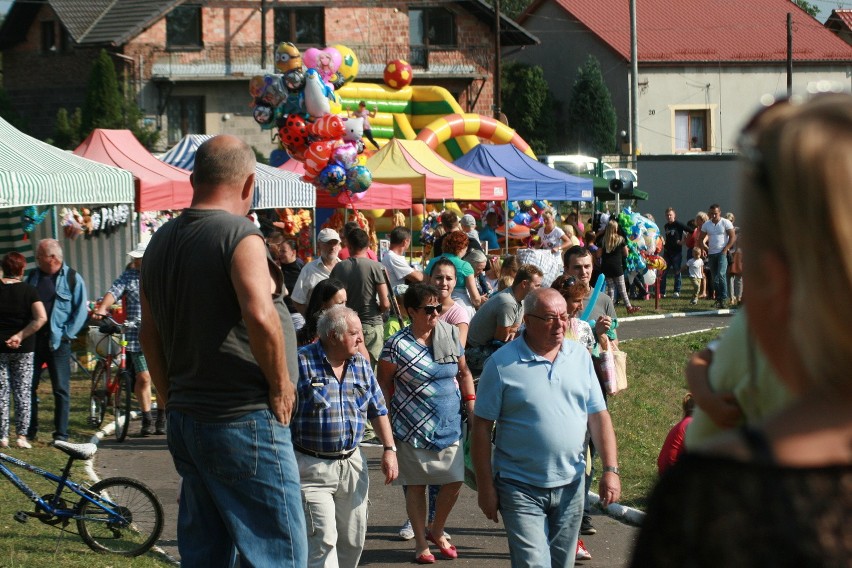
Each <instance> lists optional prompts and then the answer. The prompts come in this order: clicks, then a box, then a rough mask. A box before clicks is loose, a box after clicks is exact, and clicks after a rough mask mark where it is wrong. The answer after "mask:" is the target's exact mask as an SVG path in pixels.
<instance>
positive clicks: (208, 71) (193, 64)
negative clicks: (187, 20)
mask: <svg viewBox="0 0 852 568" xmlns="http://www.w3.org/2000/svg"><path fill="white" fill-rule="evenodd" d="M348 47H349V48H351V49H352V50H353V51H354V52H355V55H357V57H358V63H359V71H358V74H359V75H360V76H362V77H364V78H376V77H381V76H382V73H383V72H384V69H385V65H386V64H387V62H388V61H391V60H394V59H405V60H406V61H408V62H409V63H410V64H411V66H412V67H413V68H414V70H415V71H417V72H418V73H421V74H422V73H425V74H428V75H440V76H458V77H481V76H485V75H488V74H490V73H491V70H492V69H493V68H494V49H493V48H492V47H488V46H481V47H468V48H437V47H428V48H427V47H424V46H391V45H382V46H376V45H349V46H348ZM274 51H275V48H274V46H270V47H269V48H268V53H267V57H266V68H265V69H264V68H262V67H261V65H260V46H241V47H237V48H228V47H227V46H210V47H205V48H204V49H203V50H201V51H173V52H161V53H159V54H157V55H154V57H153V63H152V65H151V75H152V76H153V77H161V78H170V79H184V80H186V79H215V78H230V79H237V78H242V77H251V76H253V75H261V74H264V73H274V72H275V70H274V62H275V54H274Z"/></svg>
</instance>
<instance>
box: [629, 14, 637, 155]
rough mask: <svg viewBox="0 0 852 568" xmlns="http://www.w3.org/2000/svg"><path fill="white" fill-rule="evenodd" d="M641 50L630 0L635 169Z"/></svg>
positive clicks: (631, 120)
mask: <svg viewBox="0 0 852 568" xmlns="http://www.w3.org/2000/svg"><path fill="white" fill-rule="evenodd" d="M638 52H639V49H638V45H637V39H636V0H630V103H631V104H630V106H631V107H632V108H631V112H630V153H631V154H632V155H633V167H634V168H635V167H636V157H637V156H638V155H639V144H638V136H639V55H638Z"/></svg>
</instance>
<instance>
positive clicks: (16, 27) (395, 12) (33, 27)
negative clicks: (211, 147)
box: [0, 0, 537, 153]
mask: <svg viewBox="0 0 852 568" xmlns="http://www.w3.org/2000/svg"><path fill="white" fill-rule="evenodd" d="M262 12H263V14H264V16H263V17H261V13H262ZM494 27H495V15H494V11H493V10H492V8H491V7H490V5H489V4H487V3H486V2H484V1H483V0H459V1H447V2H441V3H439V4H435V3H434V2H424V1H422V0H409V1H404V0H386V1H379V0H373V1H348V0H338V1H336V2H334V3H329V2H308V1H304V0H265V1H263V0H222V1H217V0H206V1H204V2H193V1H192V0H171V1H168V0H134V1H133V2H129V1H128V2H125V1H122V2H113V1H112V0H26V1H24V0H17V1H16V2H15V4H13V6H12V8H11V10H10V11H9V13H8V15H7V18H6V20H5V22H4V24H3V26H2V28H0V50H2V54H3V63H4V87H5V88H6V90H7V92H8V93H9V95H10V98H11V100H12V103H13V105H14V107H15V109H16V110H17V111H18V112H19V113H20V114H21V115H22V116H23V117H24V118H25V119H26V121H27V123H28V125H29V126H28V130H29V133H30V134H32V135H33V136H36V137H38V138H42V139H44V138H47V137H49V136H50V135H51V134H52V131H53V123H54V120H55V117H56V112H57V110H58V109H59V108H60V107H65V108H67V109H68V110H69V112H70V111H73V109H74V108H75V107H79V106H81V105H82V104H83V100H84V98H85V91H86V83H87V80H88V76H89V72H90V69H91V65H92V62H93V60H94V58H95V57H96V56H97V53H98V52H99V50H100V49H102V48H105V49H107V50H108V51H109V52H110V53H111V54H112V55H113V56H114V61H115V64H116V69H117V71H118V73H119V77H120V78H121V81H122V83H123V84H124V85H126V86H127V88H128V89H130V90H131V92H133V93H134V94H135V95H136V96H137V98H138V102H139V105H140V107H142V108H143V109H144V112H145V116H146V120H147V121H149V122H150V124H152V125H155V126H156V127H157V128H159V129H161V131H162V133H163V135H162V136H161V138H160V144H161V146H163V147H167V146H171V145H172V144H174V143H175V142H177V140H179V139H180V138H181V137H182V136H184V135H185V134H190V133H201V134H222V133H228V134H235V135H237V136H240V137H241V138H243V139H245V140H246V141H247V142H248V143H249V144H252V145H253V146H255V147H256V148H258V149H259V150H261V151H262V152H264V153H266V152H268V151H269V150H271V149H272V147H273V146H272V144H271V141H270V134H269V132H263V131H261V130H260V129H259V128H258V126H257V124H256V123H255V122H254V120H253V119H252V118H251V109H250V108H249V102H250V97H249V94H248V81H249V79H250V77H252V76H253V75H258V74H263V73H265V72H273V63H274V47H275V45H277V43H279V42H281V41H292V42H294V43H295V44H296V45H297V46H298V47H300V48H301V49H302V50H303V51H304V49H306V48H308V47H324V46H326V45H334V44H344V45H346V46H347V47H349V48H351V49H352V50H353V51H354V52H355V53H356V55H357V56H358V59H359V61H360V72H359V74H358V81H362V82H381V80H382V71H383V69H384V65H385V63H386V62H387V61H389V60H391V59H397V58H402V59H407V60H408V61H410V62H411V63H412V66H413V67H414V77H415V78H414V83H415V84H422V85H439V86H442V87H445V88H446V89H448V90H449V91H450V92H451V93H452V94H453V95H454V96H455V97H456V99H457V100H458V101H459V103H460V104H461V106H462V107H463V108H464V109H465V110H466V111H468V112H477V113H480V114H485V115H491V114H492V112H493V111H492V105H493V101H494V97H493V81H492V77H493V69H494V62H495V51H494V43H495V42H494ZM500 30H501V33H500V40H501V44H502V45H503V46H506V47H523V46H527V45H533V44H535V43H536V42H537V40H536V38H535V37H533V36H532V35H530V34H529V33H528V32H526V31H525V30H524V29H523V28H521V27H520V26H518V25H517V24H516V23H515V22H513V21H512V20H509V19H507V18H502V19H501V24H500ZM264 52H265V53H266V57H264V56H263V55H264Z"/></svg>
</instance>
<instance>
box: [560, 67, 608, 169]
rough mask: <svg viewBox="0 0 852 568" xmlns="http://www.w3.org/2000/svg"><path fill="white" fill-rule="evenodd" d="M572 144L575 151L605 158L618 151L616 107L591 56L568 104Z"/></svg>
mask: <svg viewBox="0 0 852 568" xmlns="http://www.w3.org/2000/svg"><path fill="white" fill-rule="evenodd" d="M567 118H568V125H567V131H568V143H569V147H570V149H571V150H572V151H576V152H578V153H581V154H590V155H592V156H601V155H603V154H607V153H609V152H613V151H615V149H616V147H615V144H616V137H615V126H616V116H615V108H614V107H613V106H612V98H611V97H610V94H609V89H607V88H606V85H605V84H604V82H603V76H602V75H601V67H600V63H598V60H597V59H595V58H594V57H592V56H591V55H590V56H589V58H588V59H587V60H586V64H585V65H584V66H583V67H581V68H580V70H579V73H578V75H577V79H576V80H575V81H574V85H573V87H572V88H571V98H570V100H569V102H568V113H567Z"/></svg>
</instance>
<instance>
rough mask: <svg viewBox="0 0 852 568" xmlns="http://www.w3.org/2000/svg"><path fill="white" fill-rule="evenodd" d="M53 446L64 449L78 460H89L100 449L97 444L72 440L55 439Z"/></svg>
mask: <svg viewBox="0 0 852 568" xmlns="http://www.w3.org/2000/svg"><path fill="white" fill-rule="evenodd" d="M53 447H54V448H57V449H59V450H62V451H63V452H65V453H66V454H68V455H69V456H71V457H72V458H74V459H77V460H87V459H89V458H91V457H92V456H93V455H95V452H97V451H98V447H97V446H96V445H95V444H72V443H70V442H63V441H62V440H54V441H53Z"/></svg>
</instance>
